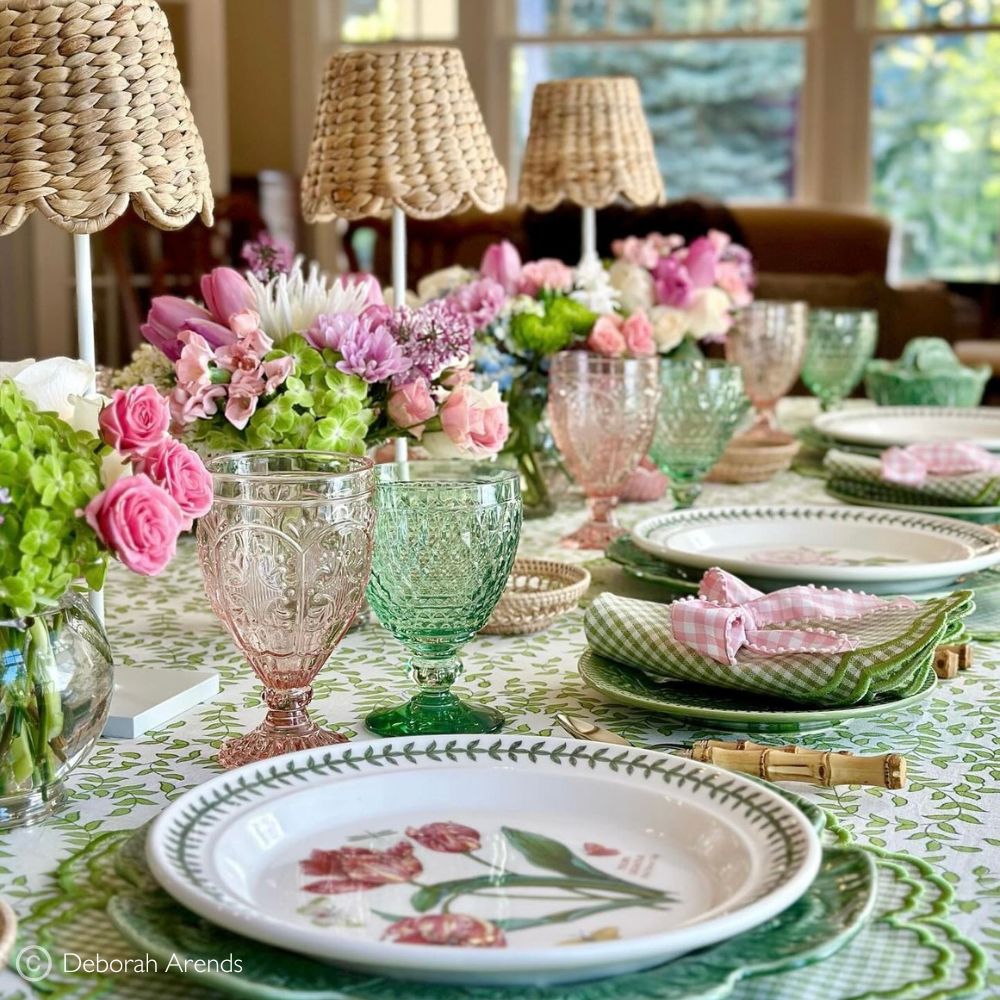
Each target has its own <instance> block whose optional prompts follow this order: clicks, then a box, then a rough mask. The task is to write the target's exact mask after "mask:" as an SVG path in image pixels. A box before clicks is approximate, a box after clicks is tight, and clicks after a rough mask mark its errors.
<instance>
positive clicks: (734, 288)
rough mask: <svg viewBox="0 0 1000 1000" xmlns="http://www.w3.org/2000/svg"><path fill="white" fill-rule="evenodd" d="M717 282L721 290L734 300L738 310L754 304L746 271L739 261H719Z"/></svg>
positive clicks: (716, 270)
mask: <svg viewBox="0 0 1000 1000" xmlns="http://www.w3.org/2000/svg"><path fill="white" fill-rule="evenodd" d="M715 280H716V282H717V283H718V286H719V288H721V289H722V290H723V291H724V292H725V293H726V294H727V295H728V296H729V297H730V298H731V299H732V300H733V305H734V306H735V307H736V308H737V309H740V308H742V307H743V306H748V305H750V303H751V302H753V294H752V292H751V291H750V288H749V286H748V285H747V282H746V277H745V274H744V269H743V267H742V265H741V264H740V263H739V262H738V261H735V260H722V261H719V263H718V265H717V266H716V268H715Z"/></svg>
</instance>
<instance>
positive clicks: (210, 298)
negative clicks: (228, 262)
mask: <svg viewBox="0 0 1000 1000" xmlns="http://www.w3.org/2000/svg"><path fill="white" fill-rule="evenodd" d="M201 295H202V298H203V299H204V300H205V305H206V306H208V309H209V312H211V313H212V315H213V316H214V317H215V319H216V321H217V322H219V323H221V324H223V325H224V326H229V317H230V316H232V315H234V314H235V313H238V312H243V310H244V309H253V307H254V306H255V305H256V302H257V300H256V298H255V297H254V294H253V289H252V288H251V287H250V285H249V283H248V282H247V280H246V278H244V277H243V275H242V274H240V272H239V271H234V270H233V269H232V268H231V267H217V268H215V270H213V271H211V272H209V273H208V274H206V275H205V276H204V277H203V278H202V279H201Z"/></svg>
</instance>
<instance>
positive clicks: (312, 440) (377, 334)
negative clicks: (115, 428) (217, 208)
mask: <svg viewBox="0 0 1000 1000" xmlns="http://www.w3.org/2000/svg"><path fill="white" fill-rule="evenodd" d="M244 256H245V259H247V261H248V262H249V263H250V265H251V271H250V273H249V274H248V275H247V276H246V277H244V276H243V275H242V274H240V273H239V272H238V271H236V270H234V269H232V268H225V267H220V268H216V269H215V270H213V271H212V272H211V273H210V274H207V275H205V276H204V277H203V278H202V281H201V292H202V297H203V300H204V304H203V305H201V304H198V303H195V302H191V301H188V300H185V299H180V298H176V297H173V296H161V297H159V298H156V299H154V300H153V304H152V308H151V310H150V313H149V316H148V319H147V322H146V323H145V325H144V326H143V327H142V332H143V335H144V336H145V337H146V339H147V340H148V341H149V342H150V344H152V345H153V346H154V347H155V348H156V349H157V350H158V352H159V354H160V355H161V357H160V358H150V357H149V352H148V351H147V352H140V354H139V355H138V357H137V358H136V359H135V361H134V362H133V364H132V365H130V366H129V368H127V369H125V370H124V371H123V372H122V373H120V374H119V376H118V377H117V378H118V382H117V384H123V383H126V384H127V383H128V382H131V381H133V380H147V379H149V380H153V381H154V382H156V383H157V384H158V385H159V386H160V387H161V388H162V389H164V391H166V392H168V393H169V399H170V409H171V413H172V419H173V427H174V430H175V431H176V432H177V433H178V434H179V435H181V437H182V438H183V439H184V440H186V441H188V442H189V443H190V444H191V445H192V446H193V447H195V448H197V449H198V450H199V451H201V452H203V453H220V452H231V451H237V450H241V449H246V448H250V449H261V448H309V449H318V450H323V451H341V452H348V453H354V454H360V453H363V452H364V451H365V450H366V449H367V448H369V447H372V446H375V445H378V444H380V443H382V442H384V441H386V440H388V439H390V438H395V437H401V436H402V437H409V438H411V439H414V440H416V441H419V442H420V444H421V445H422V446H423V447H424V448H425V449H426V451H427V452H429V453H430V454H432V455H434V456H435V457H467V458H486V457H491V456H493V455H495V454H496V453H497V452H498V451H499V450H500V448H501V447H502V446H503V444H504V442H505V440H506V438H507V433H508V419H507V408H506V406H505V404H504V403H503V402H502V401H501V399H500V396H499V393H498V391H497V389H496V388H495V387H491V388H486V389H480V388H477V387H476V386H474V385H473V384H472V377H473V374H472V367H471V366H472V348H473V341H474V334H475V329H476V327H475V323H474V320H473V318H472V316H471V315H470V314H469V312H468V311H467V309H466V308H464V307H463V306H460V305H459V303H458V302H456V301H452V300H451V299H448V298H445V299H442V300H435V301H432V302H428V303H426V304H424V305H420V306H417V307H415V308H411V307H406V306H404V307H400V308H398V309H392V308H389V307H388V306H386V305H385V304H384V302H383V300H382V294H381V290H380V288H379V286H378V284H377V282H375V281H374V279H372V278H371V277H369V276H352V277H348V278H346V279H338V280H336V281H333V282H329V281H328V280H327V279H326V278H324V277H323V276H322V275H321V274H320V273H319V269H318V268H317V266H316V265H312V266H311V267H310V268H309V270H308V272H306V271H305V270H304V268H303V263H302V261H301V260H296V261H294V262H292V261H291V259H290V257H291V255H290V252H288V251H287V250H286V248H284V247H282V246H281V245H280V244H276V243H275V241H270V240H266V239H258V241H257V242H256V243H253V244H251V245H249V246H248V247H247V248H245V250H244Z"/></svg>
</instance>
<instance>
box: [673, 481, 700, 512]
mask: <svg viewBox="0 0 1000 1000" xmlns="http://www.w3.org/2000/svg"><path fill="white" fill-rule="evenodd" d="M700 494H701V483H700V482H694V483H691V482H687V483H678V482H672V483H671V484H670V495H671V496H672V497H673V498H674V506H675V507H690V506H691V504H693V503H694V502H695V500H697V499H698V497H699V495H700Z"/></svg>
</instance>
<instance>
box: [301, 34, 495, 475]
mask: <svg viewBox="0 0 1000 1000" xmlns="http://www.w3.org/2000/svg"><path fill="white" fill-rule="evenodd" d="M506 192H507V178H506V175H505V174H504V170H503V167H501V166H500V163H499V161H498V160H497V158H496V154H495V153H494V152H493V144H492V143H491V142H490V137H489V134H488V133H487V131H486V126H485V124H484V123H483V118H482V115H481V114H480V111H479V105H478V104H477V103H476V96H475V94H474V93H473V91H472V85H471V84H470V83H469V78H468V76H467V74H466V72H465V63H464V62H463V61H462V55H461V53H460V52H459V51H458V50H457V49H450V48H440V47H428V46H418V47H413V48H394V47H390V48H377V49H353V50H350V51H346V52H337V53H334V55H333V56H331V57H330V61H329V63H327V67H326V73H325V75H324V78H323V83H322V87H321V90H320V96H319V104H318V107H317V109H316V124H315V128H314V131H313V139H312V145H311V147H310V149H309V158H308V162H307V164H306V171H305V175H304V176H303V178H302V213H303V215H304V216H305V219H306V221H307V222H329V221H330V220H331V219H334V218H342V219H363V218H370V217H373V216H374V217H379V218H384V217H385V216H387V215H391V216H392V289H393V305H395V306H401V305H403V304H405V302H406V217H407V216H411V217H412V218H414V219H438V218H441V217H442V216H445V215H451V214H452V213H455V212H461V211H464V210H465V209H467V208H469V207H471V206H475V207H477V208H480V209H482V210H483V211H484V212H496V211H497V210H498V209H500V208H501V207H502V206H503V203H504V197H505V195H506ZM396 456H397V460H404V459H405V457H406V442H405V441H404V440H403V439H402V438H397V439H396Z"/></svg>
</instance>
